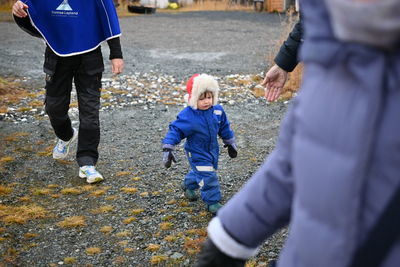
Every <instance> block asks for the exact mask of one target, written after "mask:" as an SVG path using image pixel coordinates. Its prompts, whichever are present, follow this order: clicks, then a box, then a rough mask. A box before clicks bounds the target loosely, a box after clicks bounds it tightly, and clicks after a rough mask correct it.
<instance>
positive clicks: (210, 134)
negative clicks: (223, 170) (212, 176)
mask: <svg viewBox="0 0 400 267" xmlns="http://www.w3.org/2000/svg"><path fill="white" fill-rule="evenodd" d="M218 136H220V137H221V138H222V139H223V140H230V139H233V138H234V133H233V131H232V130H231V128H230V124H229V121H228V118H227V116H226V114H225V111H224V109H223V108H222V106H221V105H218V104H217V105H215V106H212V107H211V108H209V109H207V110H198V109H193V108H192V107H190V106H188V107H186V108H184V109H183V110H182V111H181V112H180V113H179V114H178V116H177V119H176V120H175V121H173V122H172V123H170V125H169V131H168V133H167V135H166V136H165V138H164V140H163V141H162V143H163V144H169V145H177V144H179V143H180V142H181V141H182V140H183V139H185V138H186V143H185V150H186V152H187V154H188V156H189V157H190V158H191V163H192V164H193V165H195V166H213V167H214V169H217V168H218V155H219V144H218Z"/></svg>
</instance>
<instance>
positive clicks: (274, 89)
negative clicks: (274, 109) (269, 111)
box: [261, 65, 288, 102]
mask: <svg viewBox="0 0 400 267" xmlns="http://www.w3.org/2000/svg"><path fill="white" fill-rule="evenodd" d="M287 77H288V72H287V71H285V70H283V69H281V68H280V67H279V66H278V65H274V66H272V67H271V68H270V69H269V71H268V72H267V73H266V74H265V78H264V80H263V82H262V83H261V85H263V86H265V99H267V101H269V102H273V101H275V100H277V99H278V98H279V96H280V95H281V92H282V88H283V86H284V85H285V83H286V81H287Z"/></svg>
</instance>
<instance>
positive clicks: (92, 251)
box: [86, 247, 101, 255]
mask: <svg viewBox="0 0 400 267" xmlns="http://www.w3.org/2000/svg"><path fill="white" fill-rule="evenodd" d="M100 252H101V248H99V247H91V248H87V249H86V254H88V255H96V254H99V253H100Z"/></svg>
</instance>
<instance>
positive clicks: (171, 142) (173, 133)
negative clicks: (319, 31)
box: [162, 74, 237, 214]
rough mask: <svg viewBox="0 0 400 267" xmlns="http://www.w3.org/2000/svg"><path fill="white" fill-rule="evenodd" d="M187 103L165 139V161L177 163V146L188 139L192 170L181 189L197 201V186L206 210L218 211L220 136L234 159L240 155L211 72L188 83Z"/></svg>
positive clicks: (186, 144)
mask: <svg viewBox="0 0 400 267" xmlns="http://www.w3.org/2000/svg"><path fill="white" fill-rule="evenodd" d="M186 89H187V92H188V95H186V97H187V99H186V100H187V102H188V106H187V107H186V108H184V109H183V110H182V111H181V112H180V113H179V114H178V116H177V119H176V120H175V121H173V122H172V123H170V125H169V131H168V133H167V134H166V136H165V138H164V139H163V141H162V143H163V152H164V153H163V162H164V165H165V167H167V168H169V167H170V166H171V163H172V161H174V162H176V157H175V154H174V151H175V146H176V145H177V144H179V143H180V142H181V140H182V139H185V138H186V143H185V146H184V147H185V152H186V155H187V158H188V161H189V164H190V166H191V168H192V169H191V170H190V171H189V173H188V174H187V175H186V176H185V180H184V182H183V184H182V189H183V190H184V191H185V196H186V197H187V198H188V199H189V200H190V201H194V200H197V194H196V189H198V188H200V192H201V198H202V200H203V201H204V202H205V203H206V204H207V210H208V211H210V212H211V213H213V214H215V213H216V212H217V211H218V209H219V208H221V204H220V203H219V202H220V200H221V192H220V188H219V182H218V178H217V174H216V171H217V169H218V157H219V144H218V136H220V137H221V138H222V140H223V143H224V144H225V146H226V147H227V148H228V154H229V156H230V157H231V158H235V157H236V156H237V147H236V143H235V135H234V133H233V131H232V129H231V128H230V125H229V121H228V118H227V116H226V114H225V111H224V109H223V108H222V106H220V105H219V104H217V103H218V91H219V86H218V82H217V81H216V80H215V79H214V78H213V77H212V76H210V75H207V74H201V75H200V74H195V75H193V76H192V77H191V78H190V79H189V80H188V82H187V84H186Z"/></svg>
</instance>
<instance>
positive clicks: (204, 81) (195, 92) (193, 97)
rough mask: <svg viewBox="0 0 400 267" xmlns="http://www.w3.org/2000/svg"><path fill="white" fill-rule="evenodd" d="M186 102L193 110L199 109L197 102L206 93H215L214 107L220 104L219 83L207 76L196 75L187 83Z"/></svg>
mask: <svg viewBox="0 0 400 267" xmlns="http://www.w3.org/2000/svg"><path fill="white" fill-rule="evenodd" d="M186 91H187V92H188V94H187V95H185V100H186V102H187V103H188V105H189V106H191V107H192V108H193V109H197V100H199V97H200V95H202V94H203V93H205V92H212V93H213V106H214V105H216V104H217V103H218V91H219V86H218V82H217V81H216V80H215V79H214V77H212V76H210V75H207V74H204V73H203V74H194V75H192V77H190V79H189V80H188V81H187V83H186Z"/></svg>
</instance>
